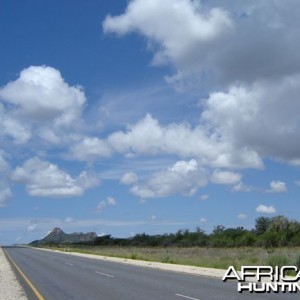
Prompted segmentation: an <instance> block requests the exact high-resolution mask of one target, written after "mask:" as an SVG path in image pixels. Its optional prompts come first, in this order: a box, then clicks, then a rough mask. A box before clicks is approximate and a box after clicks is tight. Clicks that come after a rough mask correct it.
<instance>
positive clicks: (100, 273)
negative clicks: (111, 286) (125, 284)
mask: <svg viewBox="0 0 300 300" xmlns="http://www.w3.org/2000/svg"><path fill="white" fill-rule="evenodd" d="M95 273H97V274H99V275H103V276H107V277H115V276H113V275H109V274H106V273H102V272H99V271H95Z"/></svg>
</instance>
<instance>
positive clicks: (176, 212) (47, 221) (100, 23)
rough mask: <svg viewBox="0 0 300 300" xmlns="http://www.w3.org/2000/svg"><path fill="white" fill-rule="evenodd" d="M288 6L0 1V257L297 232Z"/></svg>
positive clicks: (294, 45) (298, 146)
mask: <svg viewBox="0 0 300 300" xmlns="http://www.w3.org/2000/svg"><path fill="white" fill-rule="evenodd" d="M287 2H288V5H287V4H286V3H287ZM299 6H300V4H299V2H298V1H296V0H295V1H294V0H288V1H285V2H284V3H282V2H281V1H275V0H272V1H270V0H268V1H267V0H265V1H264V0H263V1H261V0H260V1H258V0H253V1H219V0H213V1H204V0H203V1H200V0H194V1H191V0H166V1H158V0H131V1H125V0H124V1H123V0H122V1H109V0H101V1H96V0H95V1H94V0H90V1H88V3H87V2H86V1H82V0H74V1H51V2H49V1H38V0H28V1H26V2H20V1H15V0H13V1H12V0H4V1H1V5H0V7H1V9H0V41H1V48H0V69H1V72H0V179H1V181H0V243H1V244H13V243H27V242H30V241H32V240H34V239H38V238H41V237H43V236H44V235H46V234H47V233H48V232H49V231H50V230H51V229H52V228H53V227H56V226H58V227H61V228H62V229H63V230H64V231H66V232H74V231H82V232H87V231H95V232H97V234H99V235H101V234H112V235H113V236H119V237H129V236H131V235H134V234H136V233H141V232H146V233H149V234H160V233H166V232H175V231H177V230H178V229H182V228H187V229H195V228H196V227H200V228H202V229H203V230H205V231H206V232H210V231H211V230H212V229H213V227H214V226H216V225H219V224H222V225H224V226H226V227H236V226H244V227H245V228H253V227H254V223H255V219H256V218H257V217H259V216H270V217H272V216H275V215H281V214H282V215H285V216H287V217H288V218H291V219H296V220H299V209H300V203H299V195H300V175H299V165H300V143H299V137H300V134H299V133H300V131H299V124H300V117H299V116H300V99H299V94H300V93H299V92H300V80H299V79H300V59H299V55H298V53H299V50H300V49H299V47H300V45H299V43H298V40H299V34H300V29H299V28H300V26H299V25H300V24H299V22H300V21H299V20H300V18H299Z"/></svg>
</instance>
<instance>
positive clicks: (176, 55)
mask: <svg viewBox="0 0 300 300" xmlns="http://www.w3.org/2000/svg"><path fill="white" fill-rule="evenodd" d="M298 9H299V3H298V2H297V1H296V0H291V1H289V5H286V4H285V3H284V2H282V1H269V0H263V1H261V0H254V1H251V2H249V1H219V0H215V1H200V0H165V1H159V0H133V1H130V2H129V4H128V7H127V9H126V11H125V12H124V14H122V15H119V16H115V17H112V16H107V17H106V19H105V21H104V23H103V29H104V32H106V33H109V32H114V33H117V34H118V35H124V34H127V33H131V32H136V33H139V34H141V35H143V36H145V37H146V39H147V42H148V44H149V47H148V48H149V49H151V50H152V51H153V52H154V58H153V64H162V63H170V64H172V65H174V66H175V68H176V69H177V73H176V74H175V75H173V76H169V77H168V81H169V82H172V83H175V84H176V85H180V84H182V82H187V84H188V85H191V82H192V81H193V80H194V81H195V82H194V83H193V84H192V85H193V86H197V85H198V86H199V79H200V81H201V87H203V85H204V86H207V85H209V83H214V84H218V85H220V83H223V84H226V83H227V84H232V83H233V82H236V81H239V82H241V81H243V82H249V83H250V82H253V81H254V80H256V79H257V78H258V77H259V78H268V77H277V76H284V75H287V74H291V73H295V72H297V70H298V72H299V68H300V62H299V59H298V55H297V53H299V52H300V46H299V43H297V37H298V36H299V17H298V15H297V13H296V12H297V11H298ZM178 24H180V26H178ZM178 27H179V28H178ZM174 28H176V30H174ZM278 37H280V38H278ZM245 70H247V71H245Z"/></svg>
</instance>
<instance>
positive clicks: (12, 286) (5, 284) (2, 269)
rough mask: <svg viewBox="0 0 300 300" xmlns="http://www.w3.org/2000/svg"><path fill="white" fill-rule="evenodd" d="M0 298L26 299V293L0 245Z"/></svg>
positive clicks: (10, 299)
mask: <svg viewBox="0 0 300 300" xmlns="http://www.w3.org/2000/svg"><path fill="white" fill-rule="evenodd" d="M0 291H1V293H0V300H26V299H27V297H26V294H25V292H24V290H23V288H22V287H21V285H20V284H19V282H18V280H17V278H16V276H15V274H14V272H13V270H12V268H11V266H10V264H9V262H8V260H7V258H6V256H5V254H4V252H3V249H2V248H1V247H0Z"/></svg>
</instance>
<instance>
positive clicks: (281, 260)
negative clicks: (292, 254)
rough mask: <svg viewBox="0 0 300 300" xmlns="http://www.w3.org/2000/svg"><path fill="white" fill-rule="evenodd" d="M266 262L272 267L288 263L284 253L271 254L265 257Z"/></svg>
mask: <svg viewBox="0 0 300 300" xmlns="http://www.w3.org/2000/svg"><path fill="white" fill-rule="evenodd" d="M266 264H267V265H268V266H272V267H273V268H274V267H276V266H278V267H279V268H280V267H283V266H286V265H288V258H287V257H286V256H285V255H271V256H269V257H268V258H267V260H266Z"/></svg>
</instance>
